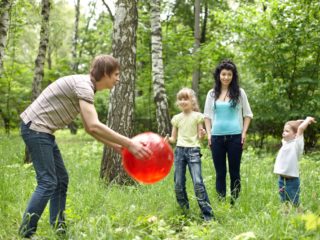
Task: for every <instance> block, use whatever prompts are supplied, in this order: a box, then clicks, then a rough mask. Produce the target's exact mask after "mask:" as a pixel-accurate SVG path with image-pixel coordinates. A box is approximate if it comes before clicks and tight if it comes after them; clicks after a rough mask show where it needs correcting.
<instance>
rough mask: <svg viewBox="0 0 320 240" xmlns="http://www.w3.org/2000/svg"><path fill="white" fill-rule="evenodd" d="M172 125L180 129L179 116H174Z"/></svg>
mask: <svg viewBox="0 0 320 240" xmlns="http://www.w3.org/2000/svg"><path fill="white" fill-rule="evenodd" d="M171 124H172V126H174V127H178V119H177V115H175V116H173V118H172V119H171Z"/></svg>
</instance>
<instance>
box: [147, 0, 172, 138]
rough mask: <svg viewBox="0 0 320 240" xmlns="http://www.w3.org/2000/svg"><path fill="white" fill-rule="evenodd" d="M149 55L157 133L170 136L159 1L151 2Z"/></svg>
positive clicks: (153, 0)
mask: <svg viewBox="0 0 320 240" xmlns="http://www.w3.org/2000/svg"><path fill="white" fill-rule="evenodd" d="M150 20H151V55H152V82H153V92H154V102H155V104H156V106H157V111H156V113H157V124H158V133H159V134H160V135H162V136H165V135H166V134H170V117H169V110H168V101H167V94H166V89H165V87H164V77H163V75H164V73H163V59H162V32H161V22H160V0H152V1H151V17H150Z"/></svg>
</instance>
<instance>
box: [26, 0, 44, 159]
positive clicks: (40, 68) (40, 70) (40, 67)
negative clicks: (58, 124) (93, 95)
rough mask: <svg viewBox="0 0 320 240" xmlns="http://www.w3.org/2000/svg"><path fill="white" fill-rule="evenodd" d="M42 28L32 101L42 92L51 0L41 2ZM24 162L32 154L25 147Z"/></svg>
mask: <svg viewBox="0 0 320 240" xmlns="http://www.w3.org/2000/svg"><path fill="white" fill-rule="evenodd" d="M41 5H42V9H41V16H42V21H41V30H40V43H39V50H38V55H37V58H36V60H35V68H34V77H33V82H32V95H31V101H34V100H35V99H36V98H37V97H38V96H39V94H40V93H41V82H42V80H43V76H44V63H45V60H46V59H45V58H46V52H47V48H48V44H49V16H50V0H42V2H41ZM24 162H25V163H27V162H31V158H30V155H29V153H28V150H27V148H25V159H24Z"/></svg>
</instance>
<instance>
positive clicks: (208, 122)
mask: <svg viewBox="0 0 320 240" xmlns="http://www.w3.org/2000/svg"><path fill="white" fill-rule="evenodd" d="M204 125H205V127H206V130H207V133H208V146H210V145H211V134H210V132H211V119H209V118H204Z"/></svg>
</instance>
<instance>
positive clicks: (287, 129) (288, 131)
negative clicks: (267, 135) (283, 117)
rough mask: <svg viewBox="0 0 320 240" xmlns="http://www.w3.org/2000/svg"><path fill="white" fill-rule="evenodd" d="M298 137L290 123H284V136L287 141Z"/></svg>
mask: <svg viewBox="0 0 320 240" xmlns="http://www.w3.org/2000/svg"><path fill="white" fill-rule="evenodd" d="M295 137H296V133H295V132H294V131H293V130H292V127H291V126H290V125H288V124H286V125H284V128H283V133H282V138H283V140H285V141H290V140H292V139H294V138H295Z"/></svg>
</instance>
